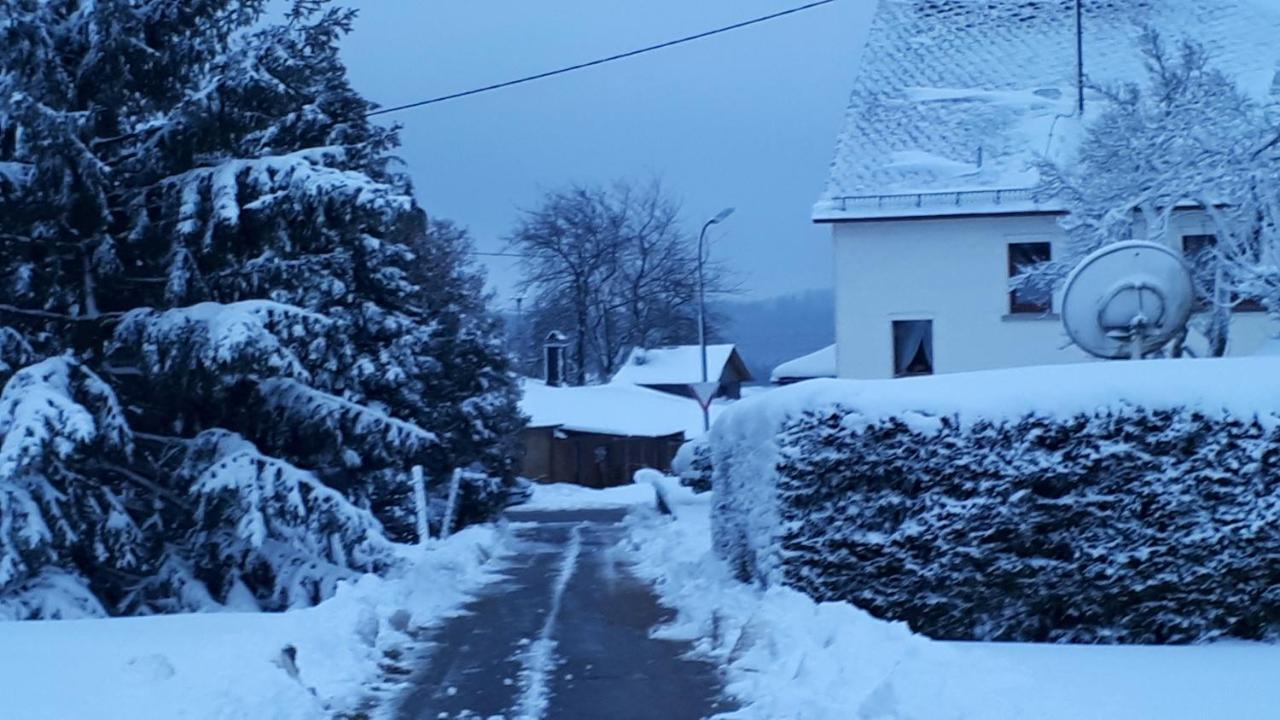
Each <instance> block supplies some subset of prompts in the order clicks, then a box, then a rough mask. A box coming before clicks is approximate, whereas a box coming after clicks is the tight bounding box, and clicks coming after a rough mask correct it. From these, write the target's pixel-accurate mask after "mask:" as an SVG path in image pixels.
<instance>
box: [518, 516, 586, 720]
mask: <svg viewBox="0 0 1280 720" xmlns="http://www.w3.org/2000/svg"><path fill="white" fill-rule="evenodd" d="M586 525H587V524H586V523H579V524H577V525H574V526H573V529H571V530H570V531H569V542H568V544H566V546H565V549H564V556H563V558H562V559H561V560H560V572H559V573H558V574H557V575H556V580H555V584H554V585H552V587H551V606H550V607H549V608H548V609H547V619H546V621H545V622H543V624H542V630H541V631H540V632H539V633H538V637H537V639H536V640H534V641H533V642H532V643H531V644H530V645H529V648H528V649H527V650H525V652H524V654H523V655H522V656H521V658H520V697H519V698H518V699H517V702H516V707H515V720H541V718H544V717H545V716H546V713H547V707H548V705H549V704H550V701H551V693H550V685H551V684H550V679H551V671H552V670H554V669H555V666H556V655H555V651H556V640H555V637H554V636H555V632H556V621H557V619H558V618H559V616H560V606H561V604H562V603H563V601H564V593H565V590H566V589H567V588H568V587H569V580H571V579H572V578H573V574H574V572H575V571H576V570H577V569H578V558H579V557H580V556H581V554H582V529H583V528H584V527H586Z"/></svg>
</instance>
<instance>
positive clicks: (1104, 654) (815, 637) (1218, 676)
mask: <svg viewBox="0 0 1280 720" xmlns="http://www.w3.org/2000/svg"><path fill="white" fill-rule="evenodd" d="M707 503H708V500H707V496H705V495H703V496H698V497H697V498H696V499H690V498H688V496H682V497H681V498H680V499H679V500H678V501H677V503H676V506H675V512H676V518H677V519H676V520H674V521H673V520H671V519H670V518H667V517H663V516H659V515H657V514H656V513H655V512H654V511H652V510H650V509H647V508H646V509H639V508H638V509H636V510H633V511H632V514H631V516H630V517H629V518H628V520H627V537H626V539H625V540H624V544H623V548H624V550H626V551H627V552H628V554H629V555H630V556H631V558H632V559H633V561H634V563H635V569H636V571H637V572H638V573H639V574H640V575H641V576H642V577H644V578H646V579H648V580H649V581H651V582H653V583H654V584H655V585H656V587H657V590H658V593H659V596H660V598H661V600H662V602H663V603H664V604H665V605H668V606H669V607H671V608H673V609H674V610H676V611H677V616H676V618H675V619H674V620H673V621H672V622H671V623H670V624H669V625H668V626H666V627H664V628H662V629H660V630H659V631H658V633H657V635H658V636H659V637H666V638H671V639H680V640H689V641H692V642H694V643H695V647H696V648H697V653H698V654H699V655H700V656H702V657H704V658H707V659H710V660H712V661H714V662H716V663H718V664H719V665H720V666H721V667H723V668H724V669H725V673H726V674H727V680H728V689H729V691H730V692H731V693H732V694H733V695H734V696H735V697H736V698H737V699H738V700H739V701H740V702H742V703H743V705H744V708H743V709H742V710H740V711H737V712H734V713H731V714H729V715H728V716H727V717H729V718H734V719H736V720H778V719H779V718H787V720H851V719H852V720H1015V719H1017V720H1081V718H1089V719H1090V720H1203V719H1204V718H1265V717H1274V716H1275V713H1276V708H1280V684H1277V683H1275V682H1274V678H1275V676H1276V674H1277V673H1280V647H1277V646H1274V645H1267V644H1258V643H1244V642H1232V643H1224V644H1214V645H1198V646H1177V647H1150V646H1132V645H1129V646H1099V645H1088V646H1084V645H1036V644H1027V643H952V642H938V641H933V640H929V639H927V638H924V637H921V636H917V635H913V634H912V633H911V632H910V631H909V630H908V629H907V628H906V626H905V625H903V624H901V623H887V622H884V621H880V620H876V619H875V618H872V617H871V616H870V615H868V614H866V613H864V612H862V611H861V610H858V609H857V608H855V607H853V606H851V605H848V604H845V603H816V602H814V601H812V600H810V599H809V598H808V597H806V596H804V595H802V594H800V593H798V592H796V591H793V590H789V589H786V588H782V587H774V588H770V589H768V590H762V589H760V588H758V587H755V586H752V585H747V584H743V583H740V582H738V581H736V580H734V579H733V577H732V573H731V572H730V570H729V568H728V567H727V566H726V565H725V564H724V563H723V562H722V561H721V560H719V559H717V558H716V557H715V556H714V555H713V554H712V552H711V548H710V542H709V532H708V525H709V517H708V510H709V508H708V504H707Z"/></svg>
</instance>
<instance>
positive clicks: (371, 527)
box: [0, 0, 519, 616]
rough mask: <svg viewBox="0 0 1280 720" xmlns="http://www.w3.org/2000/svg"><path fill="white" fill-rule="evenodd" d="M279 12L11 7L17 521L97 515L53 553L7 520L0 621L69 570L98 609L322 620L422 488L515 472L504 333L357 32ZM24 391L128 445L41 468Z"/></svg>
mask: <svg viewBox="0 0 1280 720" xmlns="http://www.w3.org/2000/svg"><path fill="white" fill-rule="evenodd" d="M266 6H267V3H266V2H265V1H264V0H148V1H146V2H143V1H142V0H95V1H94V2H85V1H84V0H14V2H11V3H6V4H5V6H4V7H3V8H0V196H2V197H3V199H4V200H5V202H4V203H0V204H2V205H3V209H0V285H2V286H3V291H2V294H3V297H4V298H5V301H4V304H2V305H0V326H4V327H0V380H3V379H8V376H9V375H13V377H12V378H11V379H8V383H9V384H8V387H7V388H6V390H5V395H4V397H5V398H6V400H5V402H4V404H3V408H4V409H6V411H8V412H12V413H16V414H15V415H14V417H13V418H12V419H6V418H5V416H4V415H2V414H0V441H2V442H3V443H4V447H5V448H6V455H5V457H8V455H7V448H9V446H10V444H11V443H20V442H22V443H26V444H25V445H23V446H22V447H24V448H26V449H25V450H24V452H26V453H27V455H26V456H24V457H27V459H26V460H24V463H16V462H14V463H9V462H5V463H0V497H8V496H9V495H12V496H14V497H18V495H16V494H17V493H27V494H28V495H30V494H31V493H45V495H47V496H48V497H55V496H56V497H65V498H71V499H72V501H74V502H76V503H78V504H77V505H76V512H75V513H73V512H70V511H69V510H65V509H58V508H53V509H47V508H46V509H44V510H43V512H45V513H46V515H48V514H49V513H54V515H50V517H56V518H63V519H62V520H59V521H58V522H61V523H62V525H59V524H58V522H50V521H47V522H46V525H48V526H49V527H51V528H54V530H51V531H50V534H49V538H50V539H47V540H45V539H41V538H42V536H39V533H36V534H34V535H33V534H32V531H30V530H23V531H21V532H19V533H18V534H17V535H13V537H12V538H10V539H8V540H6V539H5V538H4V530H3V528H4V527H6V526H5V525H3V516H4V513H5V512H6V510H5V509H4V507H0V567H5V565H4V563H6V562H7V563H9V565H10V566H12V567H13V568H17V569H15V570H12V571H11V572H10V573H9V574H8V575H6V574H4V573H3V572H0V603H4V602H5V598H9V597H16V598H22V597H26V595H24V594H23V593H26V592H27V591H26V590H24V588H26V587H28V585H29V583H31V582H35V581H39V578H40V577H41V576H40V574H39V573H40V572H42V571H41V570H40V568H45V567H48V568H57V569H58V570H59V571H60V572H63V573H72V574H74V573H75V572H79V573H80V579H81V580H83V582H82V583H81V584H80V585H78V586H77V587H79V588H81V589H82V590H84V591H85V592H86V593H89V594H88V595H85V597H86V598H90V599H96V602H98V603H99V605H98V606H97V608H96V609H98V610H101V609H104V608H105V609H106V610H107V611H139V612H141V611H156V610H160V611H163V610H171V609H177V608H181V607H202V606H205V605H208V604H209V603H210V602H220V603H227V602H231V603H234V604H236V605H238V606H246V605H250V604H256V605H257V606H259V607H264V608H280V607H286V606H289V605H296V604H298V603H306V602H312V601H315V600H316V599H318V598H320V597H322V596H324V595H325V594H326V593H327V592H328V591H329V590H330V589H331V587H332V584H333V581H334V580H335V579H337V578H340V577H342V576H344V574H349V573H350V572H359V571H367V570H376V569H378V568H380V567H382V566H383V565H384V564H385V563H386V562H388V558H389V555H388V554H387V552H386V547H385V540H384V539H383V534H384V529H383V526H382V524H381V523H380V522H379V520H380V519H381V520H385V521H388V522H390V523H392V525H393V526H397V527H395V529H396V530H397V533H396V534H397V535H398V536H405V537H407V536H408V534H409V533H410V532H411V527H410V529H408V530H404V529H402V528H399V527H398V524H399V521H400V520H401V519H402V518H403V517H405V516H407V515H408V514H409V513H410V512H411V509H410V508H411V505H410V500H409V494H408V492H407V491H408V485H407V479H406V478H407V475H408V470H409V468H410V467H411V466H413V465H415V464H422V465H425V466H427V467H428V468H429V469H430V470H431V472H432V473H433V474H434V475H435V476H436V477H438V478H439V479H443V478H444V477H447V475H448V470H449V469H451V468H452V467H453V466H456V465H460V464H470V463H472V462H480V463H481V464H482V465H483V466H484V467H485V468H486V469H487V470H489V471H490V472H492V473H493V474H495V475H497V476H503V475H504V474H505V473H507V471H508V469H509V452H508V450H507V448H506V445H505V443H506V442H507V439H508V438H509V437H510V435H511V433H513V432H514V430H515V429H517V427H518V425H519V417H518V413H517V412H516V411H515V404H514V383H513V381H512V379H511V377H510V375H509V373H507V370H506V367H505V359H504V357H503V353H502V349H501V347H500V344H499V343H498V341H497V338H498V336H499V335H498V333H497V331H496V328H495V326H494V325H493V321H492V320H491V319H490V317H489V316H488V314H487V313H486V312H485V309H484V300H483V298H482V297H481V295H480V288H479V285H478V283H476V282H475V281H474V275H473V274H472V272H471V271H470V270H468V269H467V268H468V267H469V266H468V265H467V264H466V262H465V259H464V257H463V255H462V251H461V250H460V249H459V248H460V247H461V246H460V245H459V243H460V242H461V241H459V240H458V239H457V238H453V237H442V236H440V235H438V234H431V233H428V232H426V231H425V227H424V223H423V214H422V212H421V211H420V210H418V209H417V206H416V203H415V201H414V199H413V197H412V193H411V189H410V187H409V183H408V181H407V179H406V178H405V177H404V176H403V175H401V174H399V173H397V172H395V171H394V170H393V167H394V164H393V158H392V157H391V156H390V155H389V153H390V151H391V150H392V149H393V148H394V147H395V146H396V143H397V137H396V131H395V129H394V128H384V127H379V126H377V125H374V124H372V123H371V122H369V121H368V120H367V119H366V115H367V114H368V112H369V111H370V110H371V109H372V106H371V105H370V104H369V103H368V102H367V101H365V100H364V99H363V98H361V97H360V96H359V95H358V93H356V92H355V91H354V90H353V89H352V88H351V87H350V85H349V84H348V82H347V79H346V74H345V68H344V67H343V65H342V63H341V60H340V58H339V55H338V42H339V40H340V39H341V37H342V36H343V35H344V34H345V33H346V32H348V31H349V30H350V28H351V23H352V20H353V17H354V13H353V12H352V11H349V10H343V9H340V8H336V7H332V6H330V4H329V3H328V2H327V1H326V0H295V1H294V2H293V3H292V4H291V7H290V10H289V12H288V14H287V17H286V18H285V19H284V21H283V22H277V23H269V22H267V20H268V19H267V18H266V17H265V15H264V13H265V11H266ZM41 356H43V357H49V358H52V359H50V360H46V361H45V362H44V363H42V364H39V365H35V366H32V367H30V368H27V369H26V370H19V368H20V367H22V366H23V365H26V364H29V363H31V362H33V361H35V360H37V359H38V358H39V357H41ZM50 364H53V365H50ZM54 366H56V367H59V368H63V369H62V370H60V372H61V373H62V374H61V375H57V374H56V373H53V371H52V369H51V368H52V367H54ZM40 368H43V369H40ZM15 373H16V374H15ZM51 373H52V374H51ZM64 376H65V378H67V379H65V380H60V379H59V378H61V377H64ZM32 378H44V379H43V380H41V382H43V383H44V385H51V386H52V387H54V388H55V390H47V389H45V390H41V389H39V388H41V387H44V385H40V384H39V383H36V382H35V380H33V379H32ZM33 388H35V389H33ZM33 393H34V395H33ZM59 393H60V395H59ZM27 396H32V397H36V398H37V399H38V398H41V397H54V398H57V397H65V398H68V399H67V400H66V402H64V403H63V405H65V406H66V407H65V408H63V409H61V410H59V412H61V413H62V414H63V416H65V417H67V418H70V417H72V415H74V411H75V407H80V408H81V409H82V414H83V413H87V414H88V415H90V416H94V417H97V416H99V415H102V413H106V412H107V409H110V410H111V412H110V413H108V414H107V415H104V416H103V417H107V418H109V419H110V421H111V422H110V423H105V424H104V423H103V422H101V421H99V422H97V423H95V424H94V428H96V430H95V432H96V433H97V434H92V433H89V434H86V432H87V431H82V430H76V429H75V428H74V427H68V428H62V429H58V428H55V427H54V426H55V425H56V424H57V422H58V421H59V417H61V416H59V417H53V419H46V420H42V421H41V422H44V423H45V424H44V426H43V427H45V428H46V434H48V438H49V439H48V440H47V441H41V442H34V441H33V442H30V443H27V441H26V440H22V438H26V437H29V432H30V431H29V430H28V429H27V428H28V425H24V424H23V423H24V422H30V421H31V417H32V416H31V413H30V412H27V413H26V414H25V415H24V414H22V413H21V412H19V411H21V410H22V408H25V407H27V405H24V404H23V402H24V401H23V400H22V398H24V397H27ZM10 397H12V398H13V400H12V401H9V400H8V399H9V398H10ZM25 402H28V404H30V403H33V402H37V400H30V399H29V400H27V401H25ZM73 406H74V407H73ZM58 407H61V406H58ZM121 408H123V409H124V410H121ZM24 412H25V411H24ZM50 417H52V416H50ZM113 429H118V432H116V430H113ZM15 433H19V434H16V435H15ZM58 433H63V434H68V433H69V435H67V437H63V436H62V435H59V434H58ZM76 433H79V434H76ZM36 437H39V436H36ZM15 447H17V446H16V445H15ZM28 456H29V457H28ZM107 460H110V462H111V466H110V467H108V468H105V469H104V467H103V463H104V462H106V461H107ZM29 468H36V469H37V470H30V469H29ZM33 473H34V474H33ZM41 478H46V479H41ZM47 478H55V479H54V480H49V479H47ZM37 481H38V482H44V483H54V482H60V483H62V485H50V487H52V488H53V490H45V489H43V486H37V485H32V483H34V482H37ZM438 484H439V483H438ZM64 486H65V487H64ZM73 486H74V487H73ZM33 488H34V489H33ZM472 490H473V492H472V496H473V497H472V500H473V501H474V503H476V506H475V507H473V508H472V509H473V510H475V509H476V507H479V506H480V505H488V506H492V505H494V504H496V502H495V500H494V498H493V497H491V496H492V495H493V494H494V492H493V491H494V485H493V484H492V483H478V484H476V485H475V487H474V488H472ZM55 491H56V492H55ZM6 493H8V495H5V494H6ZM77 493H78V494H77ZM499 494H500V493H499ZM82 496H83V497H87V498H90V500H86V501H83V502H82V501H80V500H78V499H77V498H80V497H82ZM86 503H87V504H86ZM9 507H10V508H18V510H12V509H11V510H9V512H23V513H26V514H27V515H30V514H31V511H30V510H29V509H21V508H24V507H26V505H23V504H21V503H17V501H14V503H10V505H9ZM362 507H363V508H364V509H361V508H362ZM369 510H373V511H374V512H375V513H376V515H377V516H378V517H376V518H375V516H374V515H372V514H370V513H369ZM59 513H60V514H59ZM480 514H482V511H477V512H473V513H472V515H471V517H473V518H474V517H477V516H478V515H480ZM64 526H65V527H64ZM103 528H106V529H109V530H110V531H111V532H110V533H108V532H106V530H104V529H103ZM15 532H17V531H15ZM59 533H61V534H59ZM70 538H79V539H75V540H73V539H70ZM90 541H92V542H93V543H97V545H94V546H93V548H94V551H93V552H94V553H97V554H96V555H95V554H93V553H86V552H85V551H84V550H83V548H82V546H81V545H76V543H81V544H83V543H86V542H90ZM90 561H91V562H90ZM86 563H88V564H86ZM95 563H96V564H95ZM23 568H25V569H23ZM59 582H61V581H59ZM23 583H27V584H28V585H24V584H23ZM64 584H65V583H64ZM82 605H83V604H82ZM9 607H14V608H20V609H19V610H16V611H14V612H12V613H11V614H13V615H15V616H37V615H46V614H48V611H46V610H45V609H41V608H40V607H37V606H36V605H33V604H32V603H31V602H29V601H26V600H18V601H11V602H10V605H9ZM85 607H89V608H90V610H93V609H95V608H93V607H90V606H88V605H85Z"/></svg>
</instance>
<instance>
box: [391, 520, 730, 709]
mask: <svg viewBox="0 0 1280 720" xmlns="http://www.w3.org/2000/svg"><path fill="white" fill-rule="evenodd" d="M622 517H623V511H620V510H618V511H614V510H583V511H567V512H555V513H523V514H522V513H514V512H513V513H511V514H510V518H511V520H512V521H513V522H516V523H521V525H520V526H518V529H517V531H516V532H517V536H518V537H519V538H520V540H521V548H520V551H519V552H518V553H517V554H516V555H515V556H514V558H513V559H512V560H511V561H510V562H509V564H508V567H507V568H506V570H505V575H506V578H505V579H504V580H502V581H500V582H498V583H495V584H493V585H491V586H490V587H489V588H488V590H487V591H486V592H485V593H484V594H483V595H482V596H480V597H479V598H478V599H477V600H476V601H475V602H473V603H472V604H471V605H470V606H468V608H467V614H466V615H463V616H461V617H458V618H456V619H454V620H451V621H450V622H447V623H445V624H444V625H443V626H441V627H440V628H439V630H437V631H436V632H435V633H434V635H433V636H432V637H431V645H430V646H429V648H428V650H427V652H426V653H425V655H424V657H423V658H422V660H421V667H420V669H419V670H418V671H417V673H416V675H415V676H414V678H413V681H412V684H411V686H410V689H409V691H408V692H407V693H406V694H405V695H404V697H403V699H402V700H401V702H400V705H399V707H398V708H397V711H396V714H395V717H396V718H398V719H399V720H463V719H468V720H497V719H501V720H538V719H541V718H547V719H548V720H606V719H607V720H699V719H700V718H707V717H711V716H713V715H716V714H717V713H720V712H725V711H728V710H731V709H732V707H731V706H730V705H728V704H727V703H726V702H725V701H723V700H721V699H720V698H721V689H722V688H721V682H720V677H719V674H718V672H717V671H716V669H715V668H714V667H712V666H711V665H708V664H706V663H703V662H698V661H693V660H688V659H686V658H685V657H684V656H685V654H686V653H687V652H688V650H689V648H688V646H687V645H685V644H683V643H679V642H673V641H667V640H655V639H652V638H650V637H649V632H650V630H652V629H653V628H654V627H655V626H656V625H659V624H661V623H662V622H664V621H665V620H667V619H668V617H669V613H668V612H667V611H666V610H664V609H663V608H662V607H660V606H659V605H658V602H657V599H656V598H655V597H654V595H653V592H652V590H651V589H650V588H649V586H648V585H647V584H645V583H644V582H642V581H640V580H638V579H637V578H635V577H634V576H632V574H631V573H630V572H629V570H628V569H627V568H626V567H625V564H624V563H621V562H620V558H619V556H618V554H617V551H615V550H614V546H615V545H616V544H617V542H618V540H619V539H620V537H621V530H620V528H619V527H618V526H617V525H616V523H617V522H618V521H619V520H621V519H622Z"/></svg>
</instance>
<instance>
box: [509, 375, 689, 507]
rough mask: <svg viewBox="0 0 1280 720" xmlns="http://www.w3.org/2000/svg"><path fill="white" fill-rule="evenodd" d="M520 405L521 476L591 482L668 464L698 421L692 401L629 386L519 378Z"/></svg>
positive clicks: (616, 481) (624, 478)
mask: <svg viewBox="0 0 1280 720" xmlns="http://www.w3.org/2000/svg"><path fill="white" fill-rule="evenodd" d="M524 391H525V394H524V398H523V400H522V401H521V408H522V409H523V410H524V412H525V414H526V415H528V416H529V418H530V422H529V425H528V427H526V428H525V430H524V432H523V434H522V440H523V444H524V460H523V464H522V473H521V474H522V475H524V476H525V477H527V478H529V479H530V480H535V481H538V482H555V483H573V484H577V485H584V486H587V487H593V488H605V487H614V486H617V485H626V484H629V483H631V482H632V478H633V477H634V475H635V472H636V471H637V470H641V469H644V468H652V469H654V470H660V471H663V472H666V471H669V470H670V469H671V461H672V460H673V459H674V458H675V455H676V452H677V451H679V449H680V446H681V445H683V444H684V443H685V441H686V440H687V439H688V437H689V436H690V435H691V434H692V433H694V432H698V431H699V429H700V428H701V423H702V415H701V409H700V408H699V407H698V404H697V403H696V402H694V401H693V400H689V399H685V398H680V397H675V396H672V395H667V394H664V393H660V392H657V391H654V390H648V389H646V388H641V387H636V386H632V385H599V386H593V387H550V386H547V385H546V384H545V383H541V382H538V381H534V380H527V381H525V383H524Z"/></svg>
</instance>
